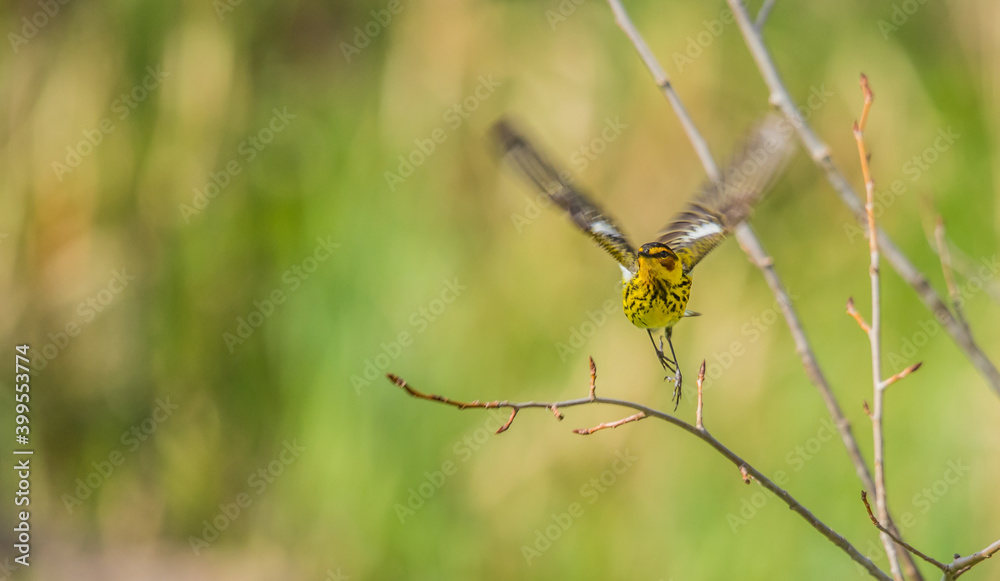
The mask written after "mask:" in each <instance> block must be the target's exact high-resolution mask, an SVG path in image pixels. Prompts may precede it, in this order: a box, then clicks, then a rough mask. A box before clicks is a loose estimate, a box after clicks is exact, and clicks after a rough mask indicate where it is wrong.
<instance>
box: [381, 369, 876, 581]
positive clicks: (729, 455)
mask: <svg viewBox="0 0 1000 581" xmlns="http://www.w3.org/2000/svg"><path fill="white" fill-rule="evenodd" d="M590 370H591V375H590V376H591V381H590V390H589V394H588V395H587V396H586V397H581V398H577V399H568V400H563V401H555V402H544V401H525V402H515V401H508V400H493V401H479V400H474V401H471V402H464V401H459V400H455V399H451V398H448V397H444V396H441V395H435V394H429V393H423V392H421V391H418V390H417V389H414V388H413V387H411V386H410V385H409V384H408V383H407V382H406V381H404V380H403V379H402V378H401V377H399V376H397V375H394V374H392V373H389V374H386V377H388V378H389V381H391V382H393V384H395V385H396V386H398V387H400V388H402V389H404V390H405V391H406V393H408V394H410V395H411V396H413V397H415V398H418V399H424V400H427V401H433V402H437V403H441V404H444V405H447V406H451V407H454V408H457V409H460V410H465V409H470V408H481V409H492V408H504V409H510V410H511V416H510V420H509V421H508V422H507V423H506V424H505V425H504V426H502V427H501V429H500V430H498V431H497V433H503V432H504V431H506V429H507V428H509V427H510V425H511V423H512V422H513V419H514V417H515V415H516V414H517V412H518V411H520V410H522V409H527V408H545V409H549V410H553V409H563V408H571V407H577V406H584V405H595V404H596V405H610V406H616V407H622V408H628V409H631V410H634V411H636V412H638V413H636V414H634V415H632V416H629V417H627V418H624V419H621V420H618V421H616V422H611V423H609V424H599V425H598V426H595V427H593V428H588V429H578V430H574V432H575V433H577V434H583V435H586V434H592V433H594V432H597V431H600V430H603V429H605V428H611V427H617V426H620V425H624V424H626V423H632V422H636V421H638V420H640V419H644V418H656V419H659V420H663V421H665V422H667V423H669V424H673V425H674V426H677V427H678V428H680V429H682V430H684V431H685V432H688V433H689V434H691V435H693V436H695V437H696V438H698V439H699V440H701V441H703V442H705V443H706V444H708V445H709V446H711V447H712V448H713V449H715V451H716V452H718V453H719V454H721V455H722V456H723V457H724V458H726V460H729V462H731V463H732V464H733V465H734V466H736V468H737V469H738V470H739V471H740V475H741V478H742V479H743V481H744V482H749V480H750V479H751V478H753V479H755V480H757V481H758V482H760V484H761V486H763V487H764V488H766V489H767V490H768V491H770V492H771V493H772V494H774V495H775V496H777V497H778V498H780V499H781V500H782V502H784V503H785V504H787V505H788V508H790V509H792V510H793V511H794V512H795V513H796V514H798V515H799V516H801V517H802V518H803V519H805V521H806V522H808V523H809V524H810V525H811V526H812V527H813V528H815V529H816V530H817V531H819V532H820V534H822V535H823V536H824V537H826V538H827V539H829V540H830V542H832V543H833V544H835V545H836V546H837V547H839V548H840V549H841V550H842V551H844V552H845V553H847V555H848V556H849V557H850V558H851V559H853V560H854V561H855V562H857V563H858V564H860V565H861V566H862V567H864V568H865V570H867V571H868V572H869V573H870V574H871V576H872V577H875V578H876V579H881V580H882V581H888V580H889V579H891V577H889V576H888V575H886V574H885V573H884V572H882V571H881V570H880V569H879V568H878V567H877V566H875V564H874V563H872V562H871V560H870V559H868V558H867V557H865V556H864V555H862V554H861V552H859V551H858V550H857V549H856V548H855V547H854V546H853V545H851V543H850V542H848V541H847V539H845V538H844V537H843V536H841V535H840V534H839V533H837V532H836V531H834V530H833V529H831V528H830V527H829V526H827V525H826V524H825V523H824V522H823V521H821V520H819V519H818V518H817V517H816V516H815V515H814V514H813V513H812V512H810V511H809V509H807V508H806V507H805V506H803V505H802V504H801V503H800V502H799V501H797V500H795V498H793V497H792V495H791V494H789V493H788V492H786V491H785V490H784V489H783V488H781V487H780V486H778V485H777V484H775V483H774V481H772V480H771V479H770V478H768V477H767V476H765V475H764V474H762V473H761V472H760V471H759V470H757V469H756V468H754V467H753V466H751V465H750V464H749V463H748V462H747V461H746V460H744V459H743V458H741V457H739V456H737V455H736V453H734V452H733V451H731V450H730V449H729V448H728V447H726V446H725V445H724V444H722V442H720V441H719V440H717V439H715V437H714V436H712V435H711V434H710V433H709V432H708V430H707V429H706V428H705V427H704V426H703V425H697V426H693V425H691V424H689V423H687V422H685V421H684V420H681V419H680V418H677V417H676V416H673V415H670V414H668V413H666V412H663V411H660V410H657V409H653V408H651V407H648V406H645V405H642V404H640V403H636V402H633V401H628V400H623V399H614V398H607V397H600V396H598V395H597V393H596V379H597V366H596V365H595V364H594V359H593V358H591V359H590ZM704 379H705V367H704V365H702V367H701V371H700V372H699V373H698V388H699V389H698V410H699V412H700V410H702V408H703V402H702V398H701V384H702V382H703V381H704ZM698 417H699V419H700V418H701V413H699V414H698ZM699 423H700V422H699Z"/></svg>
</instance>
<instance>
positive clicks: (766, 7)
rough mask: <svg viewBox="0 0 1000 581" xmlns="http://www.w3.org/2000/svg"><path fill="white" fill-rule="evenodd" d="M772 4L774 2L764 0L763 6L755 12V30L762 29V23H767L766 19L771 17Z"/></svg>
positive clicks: (772, 0)
mask: <svg viewBox="0 0 1000 581" xmlns="http://www.w3.org/2000/svg"><path fill="white" fill-rule="evenodd" d="M774 2H775V0H764V4H763V5H761V7H760V10H759V11H758V12H757V20H756V21H754V23H753V24H754V26H756V27H757V30H760V29H761V28H764V23H765V22H767V17H768V16H770V15H771V9H772V8H774Z"/></svg>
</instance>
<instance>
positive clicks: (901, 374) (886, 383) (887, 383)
mask: <svg viewBox="0 0 1000 581" xmlns="http://www.w3.org/2000/svg"><path fill="white" fill-rule="evenodd" d="M921 365H923V362H922V361H918V362H917V363H914V364H913V365H911V366H909V367H907V368H906V369H904V370H902V371H900V372H899V373H897V374H896V375H893V376H892V377H890V378H889V379H886V380H885V381H883V382H882V389H885V388H887V387H889V386H890V385H892V384H894V383H896V382H897V381H899V380H900V379H903V378H904V377H906V376H907V375H909V374H911V373H913V372H914V371H916V370H918V369H920V366H921Z"/></svg>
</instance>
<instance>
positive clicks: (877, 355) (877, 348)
mask: <svg viewBox="0 0 1000 581" xmlns="http://www.w3.org/2000/svg"><path fill="white" fill-rule="evenodd" d="M861 89H862V91H863V92H864V96H865V104H864V109H863V110H862V112H861V121H860V122H859V123H855V124H854V139H855V140H856V141H857V143H858V155H859V156H860V158H861V173H862V175H863V176H864V179H865V193H866V200H865V213H866V214H867V217H868V251H869V255H870V259H871V265H870V266H869V268H868V274H869V275H870V276H871V286H872V317H871V324H870V326H869V328H868V341H869V343H870V344H871V351H872V386H873V390H874V393H873V396H872V398H873V405H872V415H871V418H872V439H873V440H874V452H873V455H874V459H873V460H874V463H875V507H876V509H877V510H878V518H879V520H881V521H882V522H889V521H890V519H889V509H888V506H887V503H886V493H885V436H884V434H883V432H882V410H883V397H884V395H885V385H884V383H883V382H882V353H881V345H882V341H881V339H882V296H881V288H880V285H879V255H878V230H877V228H876V225H875V182H874V181H873V180H872V176H871V168H870V167H869V164H868V153H867V151H866V149H865V141H864V128H865V124H866V122H867V120H868V111H869V109H870V108H871V104H872V101H873V99H874V97H873V95H872V91H871V88H870V87H869V86H868V78H867V77H865V76H864V75H861ZM879 537H881V539H882V545H883V546H884V547H885V552H886V556H888V558H889V566H890V569H891V571H892V576H893V578H894V579H897V580H900V581H901V580H902V579H903V573H902V570H901V569H900V566H899V556H898V555H897V554H896V543H895V542H894V541H893V540H892V538H891V537H890V536H889V535H888V534H886V533H884V532H879Z"/></svg>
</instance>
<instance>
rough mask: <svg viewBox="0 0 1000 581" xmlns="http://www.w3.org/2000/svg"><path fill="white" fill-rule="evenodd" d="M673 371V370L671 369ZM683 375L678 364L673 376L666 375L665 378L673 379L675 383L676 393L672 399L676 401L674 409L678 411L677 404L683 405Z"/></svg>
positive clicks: (666, 379)
mask: <svg viewBox="0 0 1000 581" xmlns="http://www.w3.org/2000/svg"><path fill="white" fill-rule="evenodd" d="M671 371H673V370H671ZM683 379H684V378H683V377H682V376H681V370H680V367H679V366H678V368H677V371H676V372H675V373H674V375H673V377H671V376H669V375H668V376H666V377H664V378H663V380H664V381H672V382H673V384H674V394H673V396H672V397H671V398H670V401H672V402H674V411H677V406H679V405H681V393H682V392H681V382H682V381H683Z"/></svg>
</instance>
